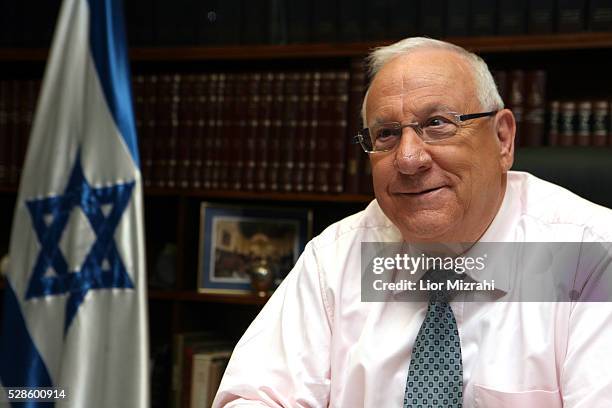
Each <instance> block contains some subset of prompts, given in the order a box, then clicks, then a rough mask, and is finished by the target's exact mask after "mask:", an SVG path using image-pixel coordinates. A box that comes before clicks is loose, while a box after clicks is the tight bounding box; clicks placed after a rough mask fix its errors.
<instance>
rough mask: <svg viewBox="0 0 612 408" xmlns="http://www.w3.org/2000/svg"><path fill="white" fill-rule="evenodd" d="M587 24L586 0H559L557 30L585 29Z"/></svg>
mask: <svg viewBox="0 0 612 408" xmlns="http://www.w3.org/2000/svg"><path fill="white" fill-rule="evenodd" d="M585 26H586V0H557V31H558V32H560V33H571V32H578V31H583V30H584V28H585Z"/></svg>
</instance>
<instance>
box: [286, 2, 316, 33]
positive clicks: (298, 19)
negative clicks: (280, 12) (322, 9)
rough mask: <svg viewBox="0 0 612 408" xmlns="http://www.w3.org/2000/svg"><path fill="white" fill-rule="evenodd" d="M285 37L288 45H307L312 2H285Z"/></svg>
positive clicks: (310, 28) (310, 27) (310, 26)
mask: <svg viewBox="0 0 612 408" xmlns="http://www.w3.org/2000/svg"><path fill="white" fill-rule="evenodd" d="M286 13H287V37H288V42H289V43H307V42H309V41H310V40H311V31H312V13H313V9H312V2H310V1H288V2H287V8H286Z"/></svg>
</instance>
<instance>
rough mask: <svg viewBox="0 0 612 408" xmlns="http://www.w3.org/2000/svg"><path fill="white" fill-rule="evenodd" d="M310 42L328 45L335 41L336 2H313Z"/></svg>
mask: <svg viewBox="0 0 612 408" xmlns="http://www.w3.org/2000/svg"><path fill="white" fill-rule="evenodd" d="M312 4H313V6H312V7H313V9H312V10H313V11H312V40H313V41H314V42H320V43H329V42H334V41H336V28H337V26H338V20H337V17H338V10H337V3H336V0H313V2H312Z"/></svg>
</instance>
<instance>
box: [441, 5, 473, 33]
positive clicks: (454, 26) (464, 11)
mask: <svg viewBox="0 0 612 408" xmlns="http://www.w3.org/2000/svg"><path fill="white" fill-rule="evenodd" d="M469 10H470V1H469V0H450V1H448V2H447V5H446V34H447V35H448V36H449V37H464V36H467V35H468V34H469V20H470V18H469V16H470V12H469Z"/></svg>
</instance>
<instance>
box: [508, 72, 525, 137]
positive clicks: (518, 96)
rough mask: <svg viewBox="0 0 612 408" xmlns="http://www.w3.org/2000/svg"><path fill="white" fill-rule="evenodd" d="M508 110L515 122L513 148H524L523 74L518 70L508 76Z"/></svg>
mask: <svg viewBox="0 0 612 408" xmlns="http://www.w3.org/2000/svg"><path fill="white" fill-rule="evenodd" d="M507 94H508V96H507V97H508V108H509V109H511V110H512V113H514V118H515V120H516V138H515V141H514V144H515V146H525V134H524V132H525V129H524V127H523V123H524V119H525V72H524V71H523V70H520V69H516V70H513V71H510V72H509V74H508V91H507Z"/></svg>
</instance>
